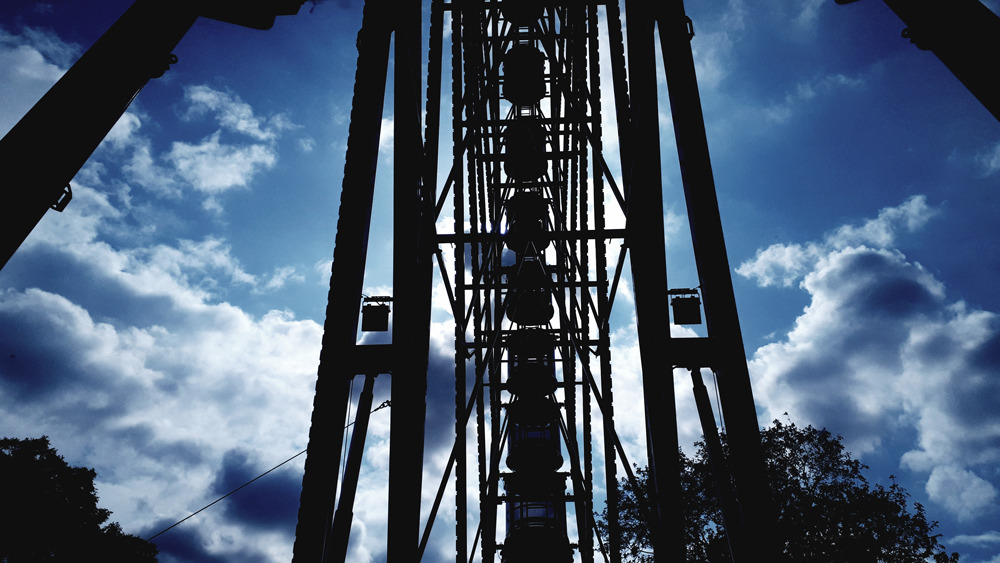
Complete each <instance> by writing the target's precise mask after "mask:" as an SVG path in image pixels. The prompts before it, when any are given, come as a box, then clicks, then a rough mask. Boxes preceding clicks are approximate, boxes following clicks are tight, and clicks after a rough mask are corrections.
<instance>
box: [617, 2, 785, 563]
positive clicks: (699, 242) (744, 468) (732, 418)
mask: <svg viewBox="0 0 1000 563" xmlns="http://www.w3.org/2000/svg"><path fill="white" fill-rule="evenodd" d="M656 9H657V13H656V18H657V23H658V25H659V28H660V45H661V49H662V51H663V66H664V69H665V73H666V78H667V88H668V91H669V97H670V111H671V114H672V115H673V121H674V136H675V138H676V140H677V156H678V159H679V161H680V169H681V179H682V182H683V185H684V197H685V201H686V204H687V210H688V221H689V223H690V226H691V239H692V243H693V245H694V256H695V262H696V264H697V268H698V279H699V282H700V284H701V290H702V298H703V302H704V307H705V325H706V327H707V329H708V334H709V337H710V338H711V340H712V346H713V357H712V362H713V368H715V371H716V373H717V374H718V384H719V395H720V400H721V403H722V412H723V418H724V419H725V422H726V428H727V429H728V433H729V447H730V452H731V455H732V460H733V462H732V464H731V466H732V468H733V473H734V477H735V481H736V490H737V498H739V499H740V506H741V510H742V515H743V520H744V525H745V530H746V532H747V538H748V542H749V543H750V544H752V546H751V549H752V553H754V555H753V556H752V557H751V560H755V561H772V560H774V555H775V551H774V550H775V548H776V546H775V545H774V544H773V541H772V540H771V537H772V530H773V529H774V523H775V518H774V513H773V509H772V503H771V498H770V488H769V487H768V484H767V483H768V481H767V475H766V473H765V469H764V462H763V459H762V458H761V451H760V431H759V426H758V422H757V413H756V410H755V407H754V400H753V393H752V391H751V389H750V374H749V372H748V370H747V363H746V351H745V350H744V347H743V336H742V333H741V331H740V321H739V316H738V315H737V311H736V298H735V296H734V294H733V281H732V277H731V275H730V271H729V270H730V269H729V259H728V257H727V255H726V244H725V240H724V239H723V235H722V220H721V218H720V216H719V202H718V198H717V196H716V192H715V180H714V178H713V175H712V163H711V160H710V158H709V153H708V140H707V138H706V134H705V121H704V117H703V115H702V111H701V99H700V97H699V95H698V83H697V80H696V77H695V68H694V59H693V57H692V53H691V38H692V37H693V36H694V34H693V30H692V26H691V20H690V19H689V18H688V17H687V15H686V14H685V13H684V3H683V1H682V0H668V1H664V2H660V3H658V4H657V8H656ZM630 27H631V25H630ZM634 79H635V75H633V84H634ZM663 303H666V301H664V302H663Z"/></svg>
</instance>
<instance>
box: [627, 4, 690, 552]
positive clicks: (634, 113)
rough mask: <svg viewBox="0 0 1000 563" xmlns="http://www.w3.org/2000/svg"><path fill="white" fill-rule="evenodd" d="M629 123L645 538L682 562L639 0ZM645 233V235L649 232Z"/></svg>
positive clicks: (663, 275) (654, 159)
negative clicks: (648, 504)
mask: <svg viewBox="0 0 1000 563" xmlns="http://www.w3.org/2000/svg"><path fill="white" fill-rule="evenodd" d="M625 7H626V17H627V21H628V27H627V30H628V31H627V36H628V58H629V64H628V68H629V79H630V81H631V116H630V118H631V122H630V126H629V131H628V133H629V135H628V137H629V145H630V147H631V149H630V150H631V153H632V158H631V162H630V166H629V169H630V175H631V186H630V187H629V188H627V189H628V190H629V192H628V193H629V195H628V209H627V212H626V237H627V238H626V242H627V244H628V246H629V249H630V252H631V263H632V276H633V284H634V286H635V308H636V325H637V329H638V337H639V351H640V359H641V364H642V385H643V397H644V406H645V411H646V438H647V445H648V448H649V452H648V454H649V475H650V483H651V488H652V490H651V493H652V494H651V497H650V498H652V499H655V508H656V510H655V513H656V514H655V516H656V520H657V522H655V523H652V525H651V528H652V539H653V549H654V552H655V558H656V560H657V561H671V560H675V561H683V560H684V554H685V549H684V522H683V518H682V513H681V510H680V492H681V484H680V467H679V460H678V456H677V448H678V439H677V414H676V405H675V402H674V387H673V370H672V366H673V362H672V361H671V358H672V356H671V352H672V350H673V348H674V344H672V342H671V338H670V326H669V319H668V318H667V316H666V304H667V303H668V294H667V266H666V248H665V244H664V240H663V194H662V188H661V172H660V137H659V115H658V110H657V102H656V65H655V60H654V43H653V24H654V21H653V13H652V12H651V4H650V3H648V2H646V1H645V0H626V2H625ZM648 233H651V234H652V235H651V236H650V235H649V234H648Z"/></svg>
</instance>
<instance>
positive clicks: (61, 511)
mask: <svg viewBox="0 0 1000 563" xmlns="http://www.w3.org/2000/svg"><path fill="white" fill-rule="evenodd" d="M96 476H97V473H96V472H95V471H94V470H93V469H89V468H85V467H70V466H69V464H67V463H66V461H65V460H64V459H63V458H62V456H60V455H59V454H57V453H56V451H55V450H54V449H53V448H51V447H49V439H48V437H45V436H43V437H41V438H34V439H25V440H18V439H14V438H3V439H2V440H0V498H2V499H3V502H2V503H0V506H2V507H3V510H2V513H0V562H4V563H21V562H34V561H88V560H94V559H98V560H101V561H111V562H118V561H128V562H146V561H156V554H157V549H156V546H155V545H153V544H152V543H150V542H147V541H145V540H143V539H141V538H138V537H136V536H132V535H128V534H125V533H123V532H122V530H121V527H120V526H119V525H118V523H117V522H111V523H107V524H106V522H107V521H108V519H109V518H110V517H111V512H110V511H109V510H107V509H104V508H98V507H97V492H96V491H95V489H94V478H95V477H96Z"/></svg>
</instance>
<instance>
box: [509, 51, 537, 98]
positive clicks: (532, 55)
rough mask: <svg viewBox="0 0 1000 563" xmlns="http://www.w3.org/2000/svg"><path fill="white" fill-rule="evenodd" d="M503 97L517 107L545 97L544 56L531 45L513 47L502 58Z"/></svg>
mask: <svg viewBox="0 0 1000 563" xmlns="http://www.w3.org/2000/svg"><path fill="white" fill-rule="evenodd" d="M503 72H504V82H503V97H504V98H506V99H507V100H508V101H509V102H510V103H512V104H514V105H518V106H531V105H535V104H537V103H538V102H539V100H541V99H542V98H543V97H544V96H545V55H543V54H542V52H541V51H539V50H538V49H536V48H534V47H532V46H531V45H525V44H520V45H514V46H513V47H511V48H510V49H509V50H508V51H507V53H506V54H505V55H504V57H503Z"/></svg>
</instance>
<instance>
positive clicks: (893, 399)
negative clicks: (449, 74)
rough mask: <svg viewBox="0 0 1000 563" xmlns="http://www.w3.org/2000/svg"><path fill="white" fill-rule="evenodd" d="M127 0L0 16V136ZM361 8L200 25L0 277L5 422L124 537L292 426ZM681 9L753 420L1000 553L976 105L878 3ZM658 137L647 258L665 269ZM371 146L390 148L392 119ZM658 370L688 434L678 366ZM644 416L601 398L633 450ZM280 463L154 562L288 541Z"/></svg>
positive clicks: (0, 384)
mask: <svg viewBox="0 0 1000 563" xmlns="http://www.w3.org/2000/svg"><path fill="white" fill-rule="evenodd" d="M129 3H130V2H129V1H128V0H104V1H102V2H86V3H83V2H76V1H71V0H53V1H50V2H32V1H28V0H6V1H5V2H3V3H2V4H0V85H2V95H0V132H6V131H7V130H8V129H9V128H10V127H11V126H12V125H13V124H14V123H16V122H17V120H18V119H19V118H20V117H21V116H22V115H23V114H24V113H25V112H26V111H27V110H28V109H29V108H30V107H31V105H32V104H33V103H34V102H35V101H36V100H37V99H38V98H39V97H40V96H41V95H42V94H43V93H44V92H45V91H46V89H47V88H48V87H49V86H51V85H52V84H53V83H54V81H55V80H56V79H58V77H59V76H60V75H61V73H62V72H64V71H65V70H66V69H67V68H68V67H69V65H71V64H72V63H73V61H75V60H76V59H77V58H78V57H79V56H80V54H81V53H82V52H83V51H84V50H85V49H86V47H87V46H89V45H90V44H92V43H93V42H94V41H95V40H96V39H97V38H98V37H99V36H100V34H101V33H102V32H103V31H104V30H105V29H106V28H107V27H108V26H109V25H110V24H111V23H112V22H113V21H114V20H115V19H116V18H117V17H118V16H119V15H120V14H121V13H122V12H123V11H124V10H125V8H126V7H127V6H128V5H129ZM987 3H988V4H989V5H990V7H991V9H993V10H994V11H996V10H997V9H998V5H1000V3H998V2H996V1H995V0H989V1H988V2H987ZM360 8H361V3H360V2H359V1H357V0H345V1H337V2H318V3H316V4H313V3H311V2H307V3H306V5H305V6H304V7H303V9H302V10H301V11H300V13H299V14H298V15H296V16H290V17H282V18H279V20H278V22H277V23H276V25H275V27H274V28H273V29H271V30H269V31H266V32H262V31H257V30H250V29H244V28H239V27H235V26H232V25H229V24H223V23H220V22H215V21H210V20H199V21H198V22H197V23H196V24H195V26H194V27H193V28H192V30H191V31H190V32H189V33H188V34H187V36H186V37H185V38H184V40H183V41H182V42H181V44H180V45H179V46H178V48H177V49H176V50H175V53H176V54H177V56H178V58H179V62H178V63H177V64H176V65H174V67H173V69H172V70H170V71H169V72H167V73H166V75H164V77H163V78H160V79H157V80H154V81H152V82H150V84H149V85H148V86H147V87H146V88H145V89H144V90H143V91H142V93H141V94H140V95H139V96H138V98H137V99H136V100H135V102H134V103H133V105H132V106H131V108H130V110H129V112H128V113H127V114H126V115H125V116H124V117H123V118H122V120H121V121H120V122H119V123H118V124H117V126H116V127H115V128H114V129H113V130H112V132H111V134H110V135H109V136H108V138H107V140H106V142H105V143H104V144H103V145H102V146H101V147H100V148H99V149H98V151H97V152H96V153H95V154H94V156H93V157H92V158H91V159H90V161H89V163H88V164H87V166H86V167H85V168H84V169H83V170H82V171H81V172H80V173H79V174H78V175H77V177H76V178H75V180H74V181H73V193H74V198H73V201H72V202H71V203H70V205H69V206H68V208H67V209H66V211H65V212H64V213H61V214H57V213H55V212H49V213H48V214H47V215H46V216H45V218H44V219H43V220H42V222H41V223H40V224H39V226H38V227H37V228H36V229H35V230H34V232H33V233H32V234H31V236H30V237H29V239H28V240H27V241H26V242H25V244H24V245H23V246H22V247H21V249H20V250H19V251H18V253H17V254H16V255H15V256H14V258H13V259H12V260H11V261H10V263H9V264H8V265H7V266H6V267H5V268H4V269H3V270H2V271H0V346H2V349H0V433H2V434H3V435H6V436H11V437H35V436H40V435H48V436H49V437H50V438H51V440H52V444H53V446H54V447H55V448H56V449H58V451H59V452H60V453H61V454H62V455H64V456H65V458H66V459H67V461H69V462H70V463H71V464H74V465H86V466H89V467H94V468H95V469H96V470H97V473H98V480H97V485H98V492H99V496H100V499H101V500H100V503H101V505H102V506H103V507H106V508H108V509H110V510H112V511H113V513H114V516H113V518H114V520H116V521H119V522H120V523H121V524H122V526H123V528H124V529H125V530H126V531H127V532H129V533H134V534H137V535H141V536H143V537H148V536H150V535H152V534H154V533H156V532H158V531H160V530H162V529H163V528H165V527H166V526H168V525H170V524H172V523H174V522H176V521H177V520H179V519H181V518H183V517H184V516H187V515H188V514H190V513H191V512H193V511H195V510H197V509H199V508H201V507H202V506H204V505H206V504H208V503H209V502H211V501H212V500H214V499H215V498H217V497H219V496H221V495H222V494H224V493H226V492H228V491H230V490H232V489H233V488H235V487H237V486H239V485H241V484H242V483H244V482H246V481H248V480H249V479H251V478H253V477H254V476H256V475H258V474H260V473H262V472H263V471H265V470H267V469H269V468H271V467H273V466H275V465H277V464H279V463H280V462H282V461H284V460H286V459H288V458H289V457H292V456H294V455H295V454H297V453H299V452H300V451H302V450H303V449H304V448H305V446H306V440H307V435H308V429H309V416H310V410H311V404H312V393H313V385H314V380H315V371H316V363H317V359H318V353H319V342H320V337H321V333H322V322H323V314H324V308H325V304H326V291H327V282H328V271H329V259H330V256H331V255H332V248H333V240H334V226H335V223H336V213H337V208H338V202H339V185H340V179H341V176H342V172H343V159H344V151H345V141H346V129H347V116H348V113H349V110H350V103H351V84H352V79H353V75H354V65H355V57H356V50H355V48H354V42H355V37H356V32H357V29H358V27H359V25H360V12H361V10H360ZM687 8H688V12H689V15H690V16H691V17H692V19H693V20H694V25H695V31H696V36H695V38H694V42H693V45H694V49H695V56H696V61H697V65H698V72H699V81H700V87H701V92H702V97H703V103H704V109H705V115H706V120H707V126H708V133H709V143H710V147H711V150H712V157H713V164H714V167H715V174H716V181H717V185H718V190H719V197H720V206H721V212H722V217H723V223H724V226H725V229H726V236H727V242H728V250H729V257H730V262H731V265H732V267H733V271H734V274H733V275H734V282H735V284H736V292H737V302H738V304H739V307H740V314H741V320H742V327H743V333H744V338H745V341H746V348H747V353H748V356H749V358H748V361H749V363H750V369H751V373H752V376H753V378H754V392H755V396H756V400H757V403H758V407H759V413H760V421H761V423H762V424H766V423H768V422H769V421H770V420H772V419H774V418H782V419H785V418H786V415H785V414H784V413H788V414H787V418H790V419H791V420H792V421H793V422H795V423H797V424H800V425H806V424H813V425H816V426H825V427H827V428H829V429H830V430H831V431H833V432H835V433H839V434H841V435H843V437H844V439H845V442H846V443H847V445H848V447H849V448H850V450H851V451H853V452H854V454H855V455H856V456H858V457H860V458H861V460H862V461H863V462H865V463H866V464H868V465H869V466H870V467H871V470H870V471H869V477H870V479H871V480H872V481H875V482H882V483H886V482H887V480H888V476H889V475H896V476H897V477H898V479H899V481H900V483H901V484H903V486H904V487H906V488H907V490H908V491H909V492H910V494H911V497H912V499H913V500H914V501H919V502H921V503H923V504H924V505H925V506H926V508H927V512H928V516H929V518H931V519H933V520H939V521H940V523H941V524H940V528H939V531H940V532H941V533H942V534H943V535H942V540H943V542H944V543H945V544H946V545H947V547H948V548H949V549H950V550H955V551H959V552H960V553H961V554H962V556H963V557H962V559H963V561H968V562H970V563H1000V524H997V522H1000V511H998V509H997V505H998V504H1000V493H998V489H1000V469H998V467H1000V407H998V406H997V403H998V401H1000V317H998V312H1000V295H998V294H997V292H996V291H995V290H994V285H995V279H996V276H997V275H998V274H1000V249H998V246H997V244H996V243H995V241H996V240H997V237H998V229H997V226H996V225H997V221H996V217H998V216H1000V189H998V179H1000V124H998V122H997V121H996V120H995V119H994V118H993V117H992V116H991V115H990V114H989V113H988V112H987V111H986V110H985V109H983V108H982V107H981V106H980V105H979V103H978V102H977V101H976V100H975V99H974V98H973V97H972V95H971V94H970V93H969V92H968V91H967V90H965V89H964V87H963V86H962V85H961V84H960V83H959V82H958V81H957V80H956V79H955V78H954V77H953V76H952V75H951V74H950V73H949V72H948V71H947V69H946V68H944V66H943V65H942V64H941V63H940V62H939V61H938V60H937V59H936V58H935V57H934V56H933V55H932V54H930V53H928V52H924V51H920V50H918V49H916V48H915V47H913V46H912V45H910V44H909V43H908V42H907V41H906V40H904V39H902V38H900V35H899V34H900V30H901V29H902V27H903V24H902V23H901V22H900V21H899V20H898V19H897V18H896V17H895V16H894V15H893V14H892V13H891V12H890V11H889V10H888V9H887V8H886V7H885V5H884V4H883V3H882V2H879V1H877V0H862V1H860V2H857V3H854V4H851V5H847V6H838V5H836V4H835V3H834V2H832V1H831V0H805V1H796V2H788V1H782V0H767V1H765V2H754V3H751V2H748V1H745V0H728V1H726V0H701V1H695V0H689V2H688V6H687ZM425 16H426V11H425ZM607 94H608V93H605V99H606V100H607V99H608V95H607ZM608 113H610V112H608ZM668 115H669V112H668V110H667V109H666V107H665V106H664V109H663V118H662V122H663V125H664V126H665V127H668V126H669V117H668ZM391 119H392V116H391V114H389V113H387V114H386V115H385V120H384V123H385V125H386V126H388V125H389V124H390V123H391ZM671 138H672V134H671V133H669V130H668V129H664V134H663V139H664V141H665V144H664V154H665V155H666V157H667V158H665V159H664V173H665V176H664V178H665V180H664V195H665V202H666V203H665V207H664V216H665V219H666V225H667V233H666V236H667V241H668V245H669V246H668V267H669V269H670V272H669V275H670V277H671V285H672V286H675V287H691V286H695V285H697V279H696V277H695V275H694V273H693V269H692V266H691V255H690V253H691V251H690V246H689V243H688V241H687V236H686V232H687V226H686V219H684V214H685V211H684V207H683V200H682V196H681V193H680V182H679V173H678V171H677V165H676V161H675V159H674V158H673V155H672V153H671V151H672V147H671V146H670V139H671ZM383 147H384V148H385V149H386V150H385V151H384V160H385V162H388V159H389V158H390V154H391V153H390V149H391V138H385V139H384V142H383ZM39 165H40V166H44V165H45V161H44V155H41V156H40V160H39ZM386 170H387V172H386V173H385V174H382V175H381V176H380V182H379V184H380V187H381V188H382V191H381V192H380V193H384V192H385V191H386V190H385V189H384V188H385V187H386V186H387V185H388V183H387V180H388V179H389V178H390V177H391V174H390V173H389V172H388V169H386ZM15 189H16V188H15ZM8 193H10V192H8ZM8 197H12V196H8ZM8 203H9V202H8ZM377 205H378V208H377V210H376V213H377V214H379V216H380V217H382V220H381V222H379V224H378V227H377V228H378V232H377V233H376V234H375V235H374V236H373V240H372V253H373V254H372V255H373V256H375V255H376V253H377V254H378V255H382V256H385V255H387V254H386V253H387V252H388V249H389V240H390V238H389V236H388V233H389V231H390V228H389V225H388V224H387V223H386V220H385V217H386V215H385V212H386V210H387V209H388V207H387V198H386V196H384V195H380V196H379V199H378V201H377ZM388 272H389V265H388V264H384V263H381V262H379V261H375V262H374V263H373V264H372V265H371V266H370V268H369V271H368V272H367V273H366V291H367V292H368V293H369V294H387V293H391V287H389V284H390V283H391V276H390V275H389V273H388ZM440 296H441V294H439V295H438V299H437V300H436V301H435V302H436V303H438V304H440V303H442V300H441V299H440ZM628 306H629V300H628V291H627V288H626V289H623V295H620V296H619V300H618V305H617V308H616V321H617V323H616V325H615V327H614V347H615V350H614V352H613V353H614V354H615V357H614V362H615V374H616V377H617V378H618V379H617V380H616V381H617V382H616V396H617V399H618V400H619V401H620V402H623V404H628V403H629V401H630V398H631V397H638V396H639V393H640V391H639V389H638V387H637V381H638V373H637V367H636V366H637V358H636V343H635V339H634V330H632V327H631V323H632V322H633V316H632V313H631V311H629V309H628ZM435 319H436V323H435V326H434V327H433V329H432V343H433V347H434V351H433V352H432V358H431V366H432V380H434V377H435V375H436V374H443V375H442V376H441V377H440V378H438V379H437V380H438V381H442V382H444V383H443V385H444V386H445V387H446V389H448V390H446V391H444V392H443V393H434V392H432V399H433V400H436V399H437V397H439V396H444V397H447V396H448V395H449V394H450V388H451V387H450V386H451V385H452V384H451V383H450V382H449V381H448V377H449V374H450V371H451V368H450V367H449V361H450V360H449V359H448V358H449V355H450V352H449V351H447V349H446V344H447V342H448V341H449V340H450V336H449V335H450V334H452V332H451V331H452V329H451V328H450V327H449V326H448V325H447V322H446V320H445V319H446V315H445V313H444V312H443V311H439V312H438V313H436V316H435ZM386 383H387V381H381V380H380V381H379V382H378V384H377V386H376V393H375V404H379V403H381V402H382V401H383V400H385V399H386V398H388V392H387V385H386ZM676 385H677V389H678V403H679V406H678V408H679V411H680V413H681V416H682V420H681V430H682V433H683V436H682V439H683V440H684V441H688V442H689V441H692V440H694V439H695V438H696V437H697V435H698V434H699V430H698V426H697V420H696V419H695V418H694V417H693V416H692V413H693V407H692V404H691V400H690V398H689V395H690V391H689V383H688V381H687V380H686V379H685V378H683V377H678V378H677V382H676ZM432 391H434V390H432ZM445 401H447V399H445ZM436 405H437V403H436V402H432V411H431V417H432V418H431V428H432V430H433V431H434V432H435V434H434V435H432V436H431V437H430V439H429V441H428V452H427V459H428V463H427V469H426V471H425V475H426V481H428V482H429V483H430V485H429V487H428V489H429V490H428V495H430V494H432V491H431V489H433V488H434V487H436V484H437V480H438V479H440V473H441V467H442V466H443V464H444V461H445V460H446V459H447V454H448V447H449V439H448V436H447V435H446V434H445V433H444V432H443V431H438V429H439V428H447V427H448V426H449V423H448V422H447V417H448V416H450V411H449V410H448V409H449V408H450V407H447V406H446V405H445V406H442V407H441V408H440V409H436V408H434V407H435V406H436ZM622 410H624V409H620V411H622ZM442 411H443V412H442ZM630 415H631V416H630ZM640 416H641V415H639V414H638V413H627V412H620V416H619V424H620V428H619V429H620V432H621V434H622V435H623V437H624V438H625V440H626V442H627V448H628V451H629V455H630V457H631V458H632V459H633V460H634V461H639V462H641V460H642V457H641V455H642V450H641V448H640V447H639V444H642V443H643V438H642V435H641V419H640V418H639V417H640ZM388 418H389V416H388V411H387V410H384V409H383V410H382V411H378V412H376V413H375V414H374V415H372V426H371V439H370V443H371V449H370V450H369V452H368V453H367V454H366V455H367V459H368V461H367V466H366V470H365V472H364V475H365V478H364V479H363V480H362V486H361V491H360V493H359V498H358V507H357V510H356V512H357V516H356V521H355V529H354V532H353V536H352V544H351V560H354V561H369V560H370V561H378V560H384V547H383V545H382V539H381V538H382V537H383V533H384V506H385V504H384V503H385V501H384V494H385V490H384V489H385V488H384V485H383V484H382V483H381V482H380V481H379V475H380V474H381V472H383V471H384V470H385V467H386V451H387V436H388ZM301 471H302V457H299V458H297V459H296V460H295V461H293V462H291V463H289V464H287V465H285V466H283V467H282V468H281V469H279V470H277V471H275V472H274V473H272V474H270V475H268V476H267V477H266V478H264V479H262V480H260V481H258V482H257V483H255V484H254V485H253V486H251V487H248V488H247V489H245V490H243V491H241V492H240V493H238V494H237V495H234V496H233V497H231V498H230V499H228V500H226V501H224V502H222V503H220V504H217V505H215V506H214V507H212V508H211V509H209V510H207V511H205V512H203V513H201V514H199V515H198V516H196V517H195V518H192V519H191V520H189V521H187V522H185V523H184V524H182V525H180V526H178V527H177V528H174V529H173V530H171V531H170V532H168V533H166V534H164V535H163V536H161V537H159V538H157V540H156V542H157V545H158V546H159V548H160V550H161V560H162V561H166V562H175V561H176V562H194V561H198V562H201V561H231V562H235V561H260V562H272V561H274V562H277V561H288V560H289V559H290V554H291V545H292V539H293V534H294V527H295V517H296V510H297V506H298V491H299V487H300V484H301ZM598 492H599V491H598ZM446 498H450V495H446ZM452 522H453V516H451V515H448V514H446V515H445V516H442V517H441V518H440V519H439V522H438V525H437V527H436V528H435V529H436V530H437V531H438V533H436V534H435V536H434V538H435V539H434V542H432V546H431V551H430V552H429V555H428V557H427V559H428V560H448V559H449V558H450V557H453V556H449V555H445V554H447V553H449V550H450V549H453V548H452V546H453V543H452V540H451V534H450V532H449V531H448V528H449V527H451V526H452V525H453V524H452Z"/></svg>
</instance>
